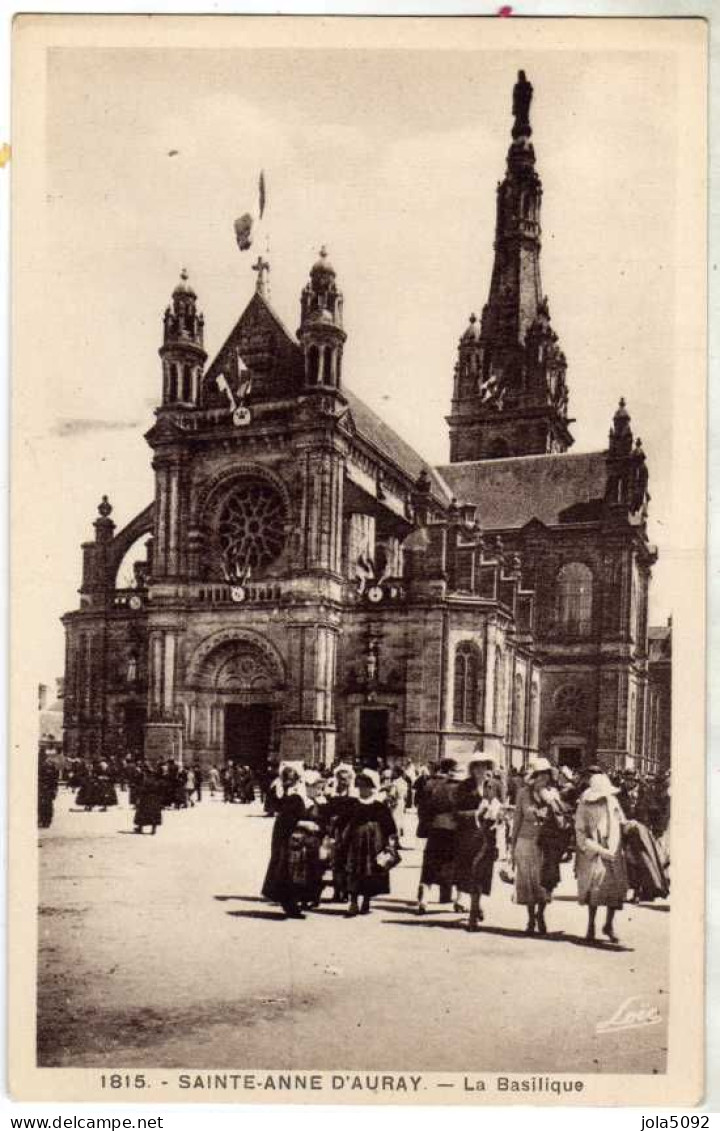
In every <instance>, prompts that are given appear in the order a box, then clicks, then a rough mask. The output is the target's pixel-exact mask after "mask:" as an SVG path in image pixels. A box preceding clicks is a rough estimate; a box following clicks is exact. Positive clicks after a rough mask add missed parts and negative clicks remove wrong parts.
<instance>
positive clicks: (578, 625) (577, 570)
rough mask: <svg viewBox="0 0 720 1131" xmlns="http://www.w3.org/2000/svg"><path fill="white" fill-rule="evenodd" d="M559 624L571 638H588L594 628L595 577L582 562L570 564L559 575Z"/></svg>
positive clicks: (557, 587)
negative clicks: (593, 599) (593, 598)
mask: <svg viewBox="0 0 720 1131" xmlns="http://www.w3.org/2000/svg"><path fill="white" fill-rule="evenodd" d="M556 589H557V623H558V627H559V628H561V629H562V631H563V632H566V633H568V635H570V636H588V635H589V633H590V630H591V628H592V590H593V575H592V571H591V570H590V568H589V567H588V566H586V565H584V564H583V563H582V562H569V563H568V565H564V566H563V567H562V569H561V570H560V572H559V573H558V575H557V586H556Z"/></svg>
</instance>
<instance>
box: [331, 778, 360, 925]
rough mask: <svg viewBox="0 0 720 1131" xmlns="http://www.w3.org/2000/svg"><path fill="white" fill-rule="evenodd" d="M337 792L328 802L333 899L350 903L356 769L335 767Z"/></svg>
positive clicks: (335, 791)
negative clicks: (349, 844) (349, 851)
mask: <svg viewBox="0 0 720 1131" xmlns="http://www.w3.org/2000/svg"><path fill="white" fill-rule="evenodd" d="M334 778H335V783H334V787H333V792H332V793H331V795H330V797H328V799H327V803H326V813H327V817H328V821H327V830H328V833H329V834H330V836H331V837H332V842H333V848H332V877H333V898H334V900H335V901H336V902H337V903H347V898H348V890H347V871H346V857H347V830H348V824H349V821H350V817H351V815H352V813H353V811H354V809H355V802H356V800H357V799H356V798H355V797H354V796H353V794H352V781H353V768H352V766H350V765H348V764H347V763H344V762H342V763H341V764H340V765H339V766H336V767H335V774H334Z"/></svg>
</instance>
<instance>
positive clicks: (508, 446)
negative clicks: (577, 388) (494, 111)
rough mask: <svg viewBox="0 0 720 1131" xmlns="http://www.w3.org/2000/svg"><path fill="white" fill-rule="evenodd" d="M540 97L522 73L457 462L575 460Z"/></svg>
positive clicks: (461, 390) (463, 353)
mask: <svg viewBox="0 0 720 1131" xmlns="http://www.w3.org/2000/svg"><path fill="white" fill-rule="evenodd" d="M532 94H533V88H532V86H531V84H530V83H529V82H528V80H527V78H526V76H525V72H524V71H520V72H519V74H518V81H517V83H516V84H515V88H514V91H513V127H512V142H511V144H510V148H509V150H508V155H507V169H506V173H505V177H504V179H503V180H502V181H501V183H500V184H499V185H498V190H497V217H496V225H495V244H494V249H495V260H494V265H493V272H492V279H491V283H490V294H489V297H488V302H487V304H486V306H485V308H484V310H483V314H482V320H481V322H480V324H479V326H478V325H477V323H476V322H474V321H472V320H471V326H470V327H469V329H468V331H466V332H465V334H464V335H463V337H462V338H461V340H460V348H459V354H458V364H457V368H456V380H455V391H454V396H453V405H452V415H451V416H450V417H449V418H448V422H449V424H450V449H451V450H450V459H451V460H452V461H453V462H456V461H459V460H472V459H488V458H497V457H499V456H516V455H531V454H532V455H535V454H541V453H544V452H562V451H565V450H566V449H567V448H568V447H569V446H570V445H571V444H572V442H573V439H572V436H571V435H570V432H569V429H568V425H569V424H570V423H571V421H569V420H568V415H567V400H568V397H567V386H566V383H565V371H566V368H567V363H566V361H565V355H564V354H563V352H562V350H561V349H560V346H559V344H558V339H557V334H556V333H555V332H554V331H553V329H552V327H551V324H550V312H549V306H548V301H547V298H545V297H544V296H543V293H542V285H541V280H540V242H541V241H540V204H541V200H542V184H541V182H540V177H539V176H538V174H537V171H536V168H535V150H534V148H533V145H532V142H531V141H530V138H531V136H532V127H531V125H530V105H531V102H532Z"/></svg>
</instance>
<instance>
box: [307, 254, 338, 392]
mask: <svg viewBox="0 0 720 1131" xmlns="http://www.w3.org/2000/svg"><path fill="white" fill-rule="evenodd" d="M342 313H343V297H342V293H341V291H340V290H339V289H338V286H337V281H336V276H335V268H334V267H333V265H332V264H331V263H330V260H329V259H328V254H327V251H326V249H325V248H324V247H322V248H321V249H320V256H319V258H318V260H317V262H316V263H315V264H314V265H313V267H312V268H311V270H310V280H309V282H308V283H307V285H306V286H305V288H304V289H303V292H302V296H301V298H300V328H299V330H298V338H299V339H300V344H301V345H302V349H303V354H304V356H305V382H306V384H307V385H309V386H311V387H315V386H319V387H321V388H333V389H339V388H340V387H341V383H342V352H343V344H344V342H345V339H346V337H347V335H346V334H345V331H344V330H343V321H342Z"/></svg>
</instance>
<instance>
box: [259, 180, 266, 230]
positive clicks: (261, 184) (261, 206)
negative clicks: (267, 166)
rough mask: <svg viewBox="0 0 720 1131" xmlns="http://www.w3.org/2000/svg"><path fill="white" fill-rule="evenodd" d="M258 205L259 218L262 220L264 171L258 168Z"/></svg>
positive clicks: (263, 209)
mask: <svg viewBox="0 0 720 1131" xmlns="http://www.w3.org/2000/svg"><path fill="white" fill-rule="evenodd" d="M258 205H259V210H260V219H261V220H262V216H263V212H264V211H265V173H264V171H263V170H262V169H261V170H260V179H259V180H258Z"/></svg>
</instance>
